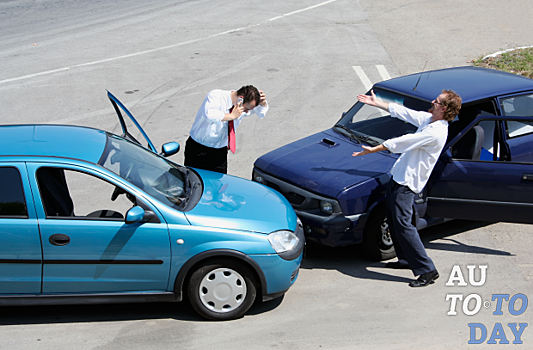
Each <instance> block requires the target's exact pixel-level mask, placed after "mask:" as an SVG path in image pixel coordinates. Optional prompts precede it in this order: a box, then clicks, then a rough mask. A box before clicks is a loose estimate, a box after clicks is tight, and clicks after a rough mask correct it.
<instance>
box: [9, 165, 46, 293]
mask: <svg viewBox="0 0 533 350" xmlns="http://www.w3.org/2000/svg"><path fill="white" fill-rule="evenodd" d="M2 165H3V166H6V167H13V168H14V169H16V170H17V171H18V172H19V173H20V175H21V181H22V185H23V188H25V189H28V188H29V183H28V176H27V174H26V166H25V164H24V163H23V162H9V161H7V162H5V163H3V164H2ZM24 198H25V200H26V210H27V214H28V217H27V218H26V219H20V218H3V219H1V221H0V223H1V225H0V237H2V244H0V257H1V258H0V259H4V261H8V262H7V263H6V264H5V266H3V267H2V271H3V273H1V274H0V294H5V293H8V294H9V293H28V294H33V293H39V292H40V291H41V269H42V265H41V264H42V255H41V242H40V235H39V229H38V221H37V217H36V214H35V209H34V207H33V198H32V196H31V191H28V190H26V191H24Z"/></svg>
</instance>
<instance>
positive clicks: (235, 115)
mask: <svg viewBox="0 0 533 350" xmlns="http://www.w3.org/2000/svg"><path fill="white" fill-rule="evenodd" d="M243 112H244V107H243V106H242V102H241V103H239V104H238V105H237V106H234V107H233V110H232V111H231V113H230V119H229V120H234V119H237V118H239V117H240V116H241V114H242V113H243Z"/></svg>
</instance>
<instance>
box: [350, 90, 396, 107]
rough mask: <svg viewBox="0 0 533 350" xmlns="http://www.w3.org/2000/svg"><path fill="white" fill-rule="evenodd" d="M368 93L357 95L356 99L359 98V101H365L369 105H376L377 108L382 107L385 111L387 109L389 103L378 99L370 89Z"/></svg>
mask: <svg viewBox="0 0 533 350" xmlns="http://www.w3.org/2000/svg"><path fill="white" fill-rule="evenodd" d="M370 94H371V95H370V96H368V95H358V96H357V99H358V100H359V102H362V103H365V104H367V105H369V106H374V107H378V108H381V109H383V110H385V111H388V110H389V104H388V103H386V102H383V101H380V100H378V98H377V97H376V95H375V94H374V90H370Z"/></svg>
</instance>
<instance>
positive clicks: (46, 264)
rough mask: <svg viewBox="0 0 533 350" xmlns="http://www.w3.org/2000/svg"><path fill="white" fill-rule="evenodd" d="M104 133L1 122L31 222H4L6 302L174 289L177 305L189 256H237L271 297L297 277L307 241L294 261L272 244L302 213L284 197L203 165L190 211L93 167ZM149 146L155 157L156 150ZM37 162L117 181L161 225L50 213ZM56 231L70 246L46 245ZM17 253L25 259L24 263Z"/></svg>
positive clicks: (0, 221)
mask: <svg viewBox="0 0 533 350" xmlns="http://www.w3.org/2000/svg"><path fill="white" fill-rule="evenodd" d="M111 97H112V100H113V99H115V100H114V101H115V102H117V103H118V105H120V106H121V108H122V107H123V105H122V104H121V103H120V101H118V100H116V98H115V97H114V96H112V95H111V96H110V98H111ZM124 108H125V107H124ZM125 111H126V113H127V114H128V115H130V114H129V113H128V112H127V110H125ZM130 116H131V115H130ZM131 117H132V116H131ZM132 118H133V117H132ZM143 135H145V134H143ZM113 137H117V136H116V135H113ZM107 138H108V133H106V132H104V131H101V130H98V129H91V128H86V127H75V126H59V125H18V126H2V127H0V149H1V150H2V156H1V157H0V167H6V166H7V167H15V168H16V169H18V171H19V172H20V176H21V179H22V182H23V188H24V191H25V192H24V196H25V200H26V206H27V210H28V218H16V219H10V218H5V217H2V218H0V236H2V242H3V243H5V244H3V247H0V268H1V269H0V281H1V282H2V283H1V285H0V294H4V295H5V294H9V296H10V298H9V299H2V297H1V296H0V304H5V303H6V302H7V303H12V302H13V300H16V299H14V298H13V297H16V296H23V295H31V296H33V297H38V296H40V295H41V296H44V295H54V296H60V298H59V299H58V298H57V297H55V298H47V299H41V300H42V301H44V302H46V301H48V302H49V303H62V299H61V298H63V297H68V296H75V295H78V296H91V295H94V296H104V295H113V293H116V295H127V294H128V293H133V294H135V292H140V293H141V294H140V295H147V296H148V297H147V298H148V299H146V300H158V299H153V297H154V295H155V294H154V295H153V294H152V293H156V294H158V293H159V294H160V295H161V297H163V299H159V300H169V299H168V297H165V295H164V293H165V292H166V293H168V292H171V293H175V296H174V300H177V301H179V300H181V293H182V290H181V288H182V287H183V281H184V280H183V279H181V280H180V283H181V284H179V283H177V282H178V281H177V278H178V275H180V276H182V277H183V276H186V274H187V273H188V272H189V270H188V269H189V268H192V267H193V265H192V264H189V262H193V261H194V263H195V264H196V263H199V262H200V261H201V260H200V259H203V258H204V257H209V258H213V257H217V256H233V257H238V258H239V259H241V260H243V261H247V262H248V263H249V264H251V267H252V269H253V270H255V271H256V274H257V276H258V278H259V280H258V281H259V282H261V283H262V285H261V288H262V294H263V298H265V299H268V297H269V295H272V296H280V295H281V294H282V293H284V292H285V291H286V290H287V289H288V288H289V287H290V286H291V285H292V284H293V283H294V281H295V280H296V277H297V270H298V268H299V265H300V263H301V260H302V256H303V245H299V248H298V249H300V251H299V253H298V254H297V255H296V256H295V258H290V259H286V258H281V256H280V254H277V253H276V252H275V251H274V249H273V248H272V245H271V244H270V243H269V241H268V240H267V237H268V234H269V233H271V232H273V231H277V230H290V231H296V229H297V217H296V214H295V213H294V211H293V209H292V207H291V206H290V204H289V203H288V202H287V200H286V199H285V198H284V197H282V196H281V195H279V194H278V193H277V192H275V191H272V190H271V189H269V188H267V187H265V186H262V185H259V184H256V183H252V182H250V181H247V180H243V179H239V178H236V177H232V176H229V175H223V176H222V175H220V174H217V173H211V172H208V171H202V170H198V174H200V176H201V178H202V179H201V181H202V184H201V186H200V187H199V188H201V189H203V193H202V194H201V198H200V201H199V202H198V203H197V204H196V206H195V207H194V208H193V209H192V210H190V211H188V212H187V213H185V212H182V211H179V210H176V209H175V208H171V207H169V206H168V205H167V204H163V203H161V202H160V201H158V200H157V199H155V198H153V197H152V196H150V195H148V194H147V193H145V192H144V191H142V190H141V189H139V188H137V187H136V186H135V185H133V184H132V183H130V182H128V181H126V180H124V179H123V178H121V177H120V176H118V175H117V174H114V173H113V172H111V171H109V170H107V169H105V168H103V167H102V166H101V165H99V164H97V163H98V161H99V159H100V158H101V156H102V152H103V151H104V149H105V146H106V142H107ZM150 149H151V151H152V152H154V153H155V148H154V147H150ZM154 156H157V155H156V154H154ZM41 167H46V168H54V167H58V168H61V169H67V170H72V171H79V172H83V173H85V174H89V175H93V176H95V177H98V178H99V179H101V180H104V181H106V182H108V183H109V184H111V185H114V186H118V187H121V188H123V189H125V190H126V191H128V192H129V193H131V194H132V195H133V196H135V197H136V198H137V200H140V201H141V202H142V203H144V206H145V208H146V209H147V210H150V211H152V212H153V213H154V217H155V218H156V219H155V220H156V221H155V222H144V223H133V224H125V223H124V221H123V220H122V221H121V220H118V221H116V220H110V221H109V220H94V221H93V220H89V219H87V218H85V217H74V218H70V217H62V218H58V219H56V218H53V217H46V214H45V211H44V204H43V203H42V201H41V194H40V190H39V183H38V180H37V178H36V174H37V171H38V169H40V168H41ZM209 191H210V193H208V192H209ZM58 232H61V233H62V234H64V235H65V236H69V239H70V240H69V242H68V244H66V245H63V246H57V245H51V244H49V243H48V240H49V239H52V238H53V237H52V236H54V235H56V234H57V233H58ZM300 239H301V240H303V239H304V237H303V235H302V237H300ZM41 251H42V253H41ZM17 259H24V261H23V263H18V262H17ZM30 262H31V263H30ZM184 266H186V267H187V269H185V268H184ZM6 267H8V268H9V273H6V269H5V268H6ZM176 287H179V289H176ZM102 293H107V294H102ZM109 293H112V294H109ZM133 294H132V295H133ZM138 295H139V294H138ZM150 295H151V296H150ZM61 296H62V297H61ZM161 297H160V298H161ZM32 300H35V299H32ZM68 300H70V301H69V303H73V302H76V300H74V299H68ZM80 300H82V302H83V300H86V299H84V298H82V299H80ZM93 300H98V301H99V302H109V300H113V299H109V298H108V297H104V298H102V297H100V298H99V299H93ZM115 300H119V299H115ZM120 300H130V299H120ZM65 302H67V299H65ZM37 303H38V301H37ZM15 304H16V302H15Z"/></svg>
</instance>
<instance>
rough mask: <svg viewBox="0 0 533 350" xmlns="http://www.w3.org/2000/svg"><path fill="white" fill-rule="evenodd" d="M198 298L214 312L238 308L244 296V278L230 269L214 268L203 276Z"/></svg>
mask: <svg viewBox="0 0 533 350" xmlns="http://www.w3.org/2000/svg"><path fill="white" fill-rule="evenodd" d="M199 295H200V300H201V301H202V303H203V304H204V306H205V307H206V308H208V309H209V310H212V311H215V312H229V311H232V310H235V309H236V308H238V307H239V306H240V305H241V304H242V302H243V301H244V298H245V297H246V282H245V281H244V278H243V277H242V276H241V275H240V274H239V273H237V272H236V271H234V270H232V269H227V268H219V269H215V270H213V271H211V272H209V273H208V274H206V275H205V276H204V278H203V279H202V281H201V282H200V288H199Z"/></svg>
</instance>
